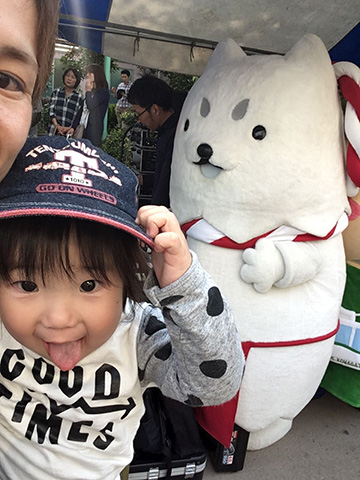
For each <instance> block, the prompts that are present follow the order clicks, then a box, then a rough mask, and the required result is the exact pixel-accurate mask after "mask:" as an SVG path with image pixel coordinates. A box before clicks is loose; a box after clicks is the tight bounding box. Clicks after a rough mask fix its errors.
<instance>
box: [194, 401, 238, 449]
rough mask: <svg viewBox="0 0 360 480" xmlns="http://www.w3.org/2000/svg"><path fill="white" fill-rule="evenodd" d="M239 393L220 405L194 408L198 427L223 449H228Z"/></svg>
mask: <svg viewBox="0 0 360 480" xmlns="http://www.w3.org/2000/svg"><path fill="white" fill-rule="evenodd" d="M238 398H239V392H238V393H237V394H236V395H235V397H234V398H232V399H231V400H229V401H228V402H226V403H223V404H222V405H216V406H214V407H199V408H195V417H196V420H197V422H198V423H199V425H200V426H201V427H202V428H203V429H204V430H205V431H206V432H208V433H209V434H210V435H211V436H212V437H214V438H215V440H217V441H218V442H220V443H221V444H222V445H224V447H226V448H229V447H230V443H231V435H232V432H233V429H234V423H235V414H236V409H237V404H238Z"/></svg>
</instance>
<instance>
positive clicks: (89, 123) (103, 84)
mask: <svg viewBox="0 0 360 480" xmlns="http://www.w3.org/2000/svg"><path fill="white" fill-rule="evenodd" d="M85 79H86V82H85V92H86V93H85V104H84V112H83V113H85V116H83V117H82V119H81V121H80V122H84V126H85V130H84V134H83V138H86V139H88V140H90V141H91V142H92V143H93V145H95V146H97V147H99V146H100V145H101V142H102V136H103V130H104V118H105V114H106V111H107V109H108V106H109V100H110V92H109V85H108V82H107V80H106V77H105V72H104V69H103V67H102V66H101V65H97V64H92V65H89V66H88V67H87V70H86V77H85ZM84 117H85V118H84Z"/></svg>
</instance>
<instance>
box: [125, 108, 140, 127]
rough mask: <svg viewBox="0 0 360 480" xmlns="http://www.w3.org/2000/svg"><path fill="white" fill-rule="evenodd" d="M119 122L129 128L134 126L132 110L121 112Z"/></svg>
mask: <svg viewBox="0 0 360 480" xmlns="http://www.w3.org/2000/svg"><path fill="white" fill-rule="evenodd" d="M121 121H122V122H123V123H124V124H125V125H126V127H130V125H134V123H136V118H135V112H134V110H129V111H128V112H123V113H122V114H121Z"/></svg>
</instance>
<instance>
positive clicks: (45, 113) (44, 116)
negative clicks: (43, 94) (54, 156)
mask: <svg viewBox="0 0 360 480" xmlns="http://www.w3.org/2000/svg"><path fill="white" fill-rule="evenodd" d="M48 128H49V102H46V101H45V102H44V100H43V109H42V112H41V120H40V122H39V123H38V135H46V134H47V131H48Z"/></svg>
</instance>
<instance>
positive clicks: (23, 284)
mask: <svg viewBox="0 0 360 480" xmlns="http://www.w3.org/2000/svg"><path fill="white" fill-rule="evenodd" d="M14 285H15V286H16V287H17V288H18V289H19V290H21V291H22V292H28V293H32V292H37V291H38V286H37V285H36V283H34V282H30V281H29V280H22V281H20V282H15V283H14Z"/></svg>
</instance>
